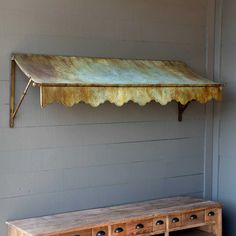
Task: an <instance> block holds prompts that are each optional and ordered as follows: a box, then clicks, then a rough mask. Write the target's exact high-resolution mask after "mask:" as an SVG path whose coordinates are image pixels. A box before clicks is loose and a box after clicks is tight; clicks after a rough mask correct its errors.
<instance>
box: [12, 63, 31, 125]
mask: <svg viewBox="0 0 236 236" xmlns="http://www.w3.org/2000/svg"><path fill="white" fill-rule="evenodd" d="M15 83H16V62H15V61H14V59H12V60H11V89H10V128H14V121H15V117H16V114H17V112H18V111H19V109H20V106H21V104H22V102H23V100H24V98H25V96H26V94H27V92H28V89H29V88H30V86H31V85H32V84H33V81H32V80H31V79H29V82H28V83H27V85H26V87H25V89H24V91H23V93H22V95H21V97H20V100H19V102H18V104H17V105H16V107H15Z"/></svg>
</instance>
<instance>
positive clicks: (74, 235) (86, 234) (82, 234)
mask: <svg viewBox="0 0 236 236" xmlns="http://www.w3.org/2000/svg"><path fill="white" fill-rule="evenodd" d="M60 236H92V230H91V229H88V230H80V231H74V232H71V233H63V234H60Z"/></svg>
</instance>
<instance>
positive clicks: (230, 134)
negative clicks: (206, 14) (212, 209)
mask: <svg viewBox="0 0 236 236" xmlns="http://www.w3.org/2000/svg"><path fill="white" fill-rule="evenodd" d="M222 9H223V10H222V23H223V24H222V43H221V64H220V79H221V81H223V82H225V83H227V86H226V87H225V90H224V100H223V102H222V105H221V113H220V129H219V131H220V136H219V137H220V138H219V162H218V166H217V168H218V176H219V177H218V187H216V189H217V195H218V199H219V200H220V201H222V202H223V203H224V204H225V208H224V221H223V222H224V235H226V236H227V235H229V236H234V235H236V225H235V215H236V181H235V178H236V171H235V166H236V156H235V153H236V145H235V140H236V122H235V119H236V106H235V102H236V96H235V94H236V76H235V74H236V68H235V61H236V15H235V12H236V1H235V0H223V8H222Z"/></svg>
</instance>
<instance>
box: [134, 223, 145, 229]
mask: <svg viewBox="0 0 236 236" xmlns="http://www.w3.org/2000/svg"><path fill="white" fill-rule="evenodd" d="M143 228H144V225H143V224H137V225H136V229H143Z"/></svg>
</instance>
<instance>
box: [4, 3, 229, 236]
mask: <svg viewBox="0 0 236 236" xmlns="http://www.w3.org/2000/svg"><path fill="white" fill-rule="evenodd" d="M232 2H233V1H232ZM206 15H207V0H197V1H196V0H178V1H176V0H116V1H110V0H100V1H97V0H40V1H39V0H0V111H1V112H0V235H6V226H5V224H4V222H5V221H6V220H12V219H19V218H25V217H32V216H40V215H45V214H52V213H57V212H65V211H74V210H78V209H85V208H92V207H100V206H107V205H111V204H118V203H125V202H133V201H139V200H145V199H152V198H157V197H165V196H173V195H184V194H188V195H195V196H203V192H204V186H207V180H206V182H205V183H204V179H205V178H204V177H205V175H204V169H207V168H206V166H204V162H206V160H205V161H204V158H205V156H204V155H205V154H204V153H206V152H205V148H204V146H205V135H208V136H209V134H206V132H205V131H206V130H207V129H205V120H206V112H205V107H204V106H202V105H199V104H194V105H191V106H190V107H189V108H188V110H187V111H186V113H185V115H184V122H182V123H178V122H177V108H176V104H175V103H171V104H169V105H168V106H165V107H162V106H160V105H158V104H155V103H151V104H149V105H147V106H145V107H139V106H137V105H135V104H132V103H129V104H127V105H126V106H124V107H122V108H118V107H115V106H114V105H111V104H104V105H102V106H100V107H99V108H96V109H94V108H91V107H89V106H87V105H84V104H81V105H78V106H75V107H73V108H71V109H69V108H64V107H62V106H60V105H52V106H49V107H47V108H46V109H44V110H41V109H40V107H39V96H38V95H39V93H38V91H37V89H31V90H30V92H29V94H28V96H27V98H26V100H25V102H24V104H23V106H22V109H21V110H20V112H19V114H18V116H17V120H16V128H15V129H9V128H8V111H9V71H10V68H9V62H10V55H11V53H12V52H30V53H42V54H43V53H45V54H65V55H83V56H103V57H104V56H109V57H122V58H149V59H176V60H183V61H185V62H187V63H188V64H190V65H191V66H192V67H193V68H194V69H195V70H196V71H197V72H199V73H201V74H203V75H204V74H205V68H206V48H207V47H206V45H207V43H206V31H207V17H206ZM25 82H26V81H25V80H24V79H23V76H22V74H21V73H20V72H18V74H17V93H18V94H17V95H18V96H19V95H20V93H19V92H20V91H22V89H23V88H24V86H25ZM231 108H232V107H231ZM210 135H211V134H210ZM206 158H207V159H209V160H210V159H211V156H206ZM208 184H209V183H208Z"/></svg>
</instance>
